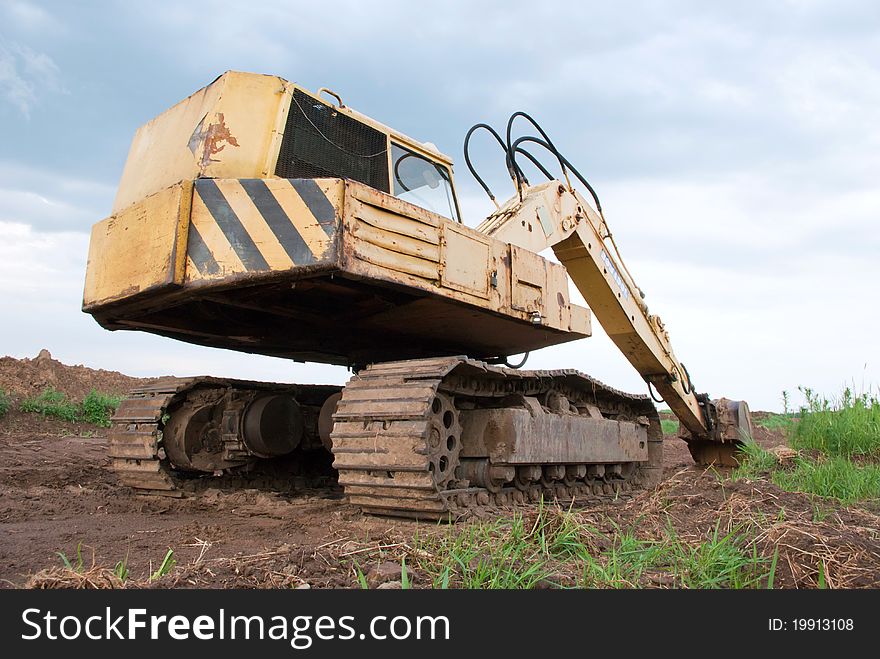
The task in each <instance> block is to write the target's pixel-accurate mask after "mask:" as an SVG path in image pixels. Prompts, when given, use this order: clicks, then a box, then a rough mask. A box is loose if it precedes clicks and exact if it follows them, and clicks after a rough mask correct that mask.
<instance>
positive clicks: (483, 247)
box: [440, 222, 491, 298]
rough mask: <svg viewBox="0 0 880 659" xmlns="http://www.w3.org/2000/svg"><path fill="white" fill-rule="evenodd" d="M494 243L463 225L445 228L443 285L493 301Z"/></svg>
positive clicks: (444, 225) (448, 224)
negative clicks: (490, 279)
mask: <svg viewBox="0 0 880 659" xmlns="http://www.w3.org/2000/svg"><path fill="white" fill-rule="evenodd" d="M489 256H490V241H489V239H488V238H486V236H484V235H482V234H480V233H477V232H476V231H474V230H472V229H468V228H467V227H463V226H461V225H457V224H453V223H451V222H446V223H444V224H443V262H442V271H441V276H440V283H441V284H442V285H443V286H444V287H447V288H452V289H454V290H459V291H463V292H465V293H470V294H472V295H476V296H477V297H481V298H488V297H489V278H490V274H491V268H490V262H489Z"/></svg>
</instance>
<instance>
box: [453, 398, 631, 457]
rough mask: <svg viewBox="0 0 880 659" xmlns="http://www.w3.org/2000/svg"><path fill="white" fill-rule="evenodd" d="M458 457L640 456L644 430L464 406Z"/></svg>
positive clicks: (590, 419)
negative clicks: (460, 451) (460, 445)
mask: <svg viewBox="0 0 880 659" xmlns="http://www.w3.org/2000/svg"><path fill="white" fill-rule="evenodd" d="M461 425H462V444H463V449H462V454H461V455H462V457H488V458H489V459H490V461H491V462H493V463H496V464H547V463H550V464H578V463H617V462H642V461H645V460H647V459H648V430H647V428H646V427H644V426H642V425H639V424H636V423H630V422H628V421H614V420H611V419H597V418H593V417H589V416H576V415H568V414H551V413H546V412H539V413H537V414H534V415H533V414H532V413H531V412H530V411H529V410H527V409H524V408H512V407H508V408H501V409H489V410H487V409H482V410H462V412H461Z"/></svg>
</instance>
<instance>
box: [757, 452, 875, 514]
mask: <svg viewBox="0 0 880 659" xmlns="http://www.w3.org/2000/svg"><path fill="white" fill-rule="evenodd" d="M772 478H773V482H774V483H776V484H777V485H778V486H779V487H781V488H782V489H783V490H788V491H789V492H809V493H811V494H816V495H818V496H821V497H829V498H833V499H837V500H839V501H840V502H842V503H844V504H851V503H855V502H857V501H868V500H872V499H880V467H878V466H876V465H871V464H868V465H858V464H855V463H854V462H853V461H852V460H849V459H848V458H845V457H840V456H834V457H831V458H825V459H822V458H820V459H819V460H818V461H812V460H805V459H798V460H797V462H796V464H795V467H794V469H791V470H783V469H780V470H776V471H774V472H773V476H772Z"/></svg>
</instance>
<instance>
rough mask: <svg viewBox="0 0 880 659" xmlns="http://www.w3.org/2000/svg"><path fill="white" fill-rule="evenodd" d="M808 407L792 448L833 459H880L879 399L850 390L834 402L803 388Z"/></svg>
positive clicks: (844, 391) (803, 411)
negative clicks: (840, 457)
mask: <svg viewBox="0 0 880 659" xmlns="http://www.w3.org/2000/svg"><path fill="white" fill-rule="evenodd" d="M801 391H802V392H803V393H804V396H805V397H806V399H807V404H806V406H805V407H803V408H802V409H801V414H800V416H801V419H800V421H799V422H798V423H797V424H796V425H795V427H794V430H793V432H792V436H791V445H792V447H793V448H796V449H807V450H817V451H820V452H821V453H824V454H826V455H830V456H845V457H852V456H871V457H875V458H880V400H878V398H877V396H876V395H874V394H872V393H862V394H855V393H853V391H852V390H851V389H850V388H849V387H847V388H846V389H844V390H843V393H842V394H841V395H840V396H839V397H838V398H837V399H835V400H828V399H827V398H825V397H823V396H819V395H817V394H816V393H815V392H813V391H812V390H811V389H806V388H805V389H801Z"/></svg>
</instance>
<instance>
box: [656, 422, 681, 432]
mask: <svg viewBox="0 0 880 659" xmlns="http://www.w3.org/2000/svg"><path fill="white" fill-rule="evenodd" d="M660 427H661V428H662V429H663V434H664V435H676V434H678V419H660Z"/></svg>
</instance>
